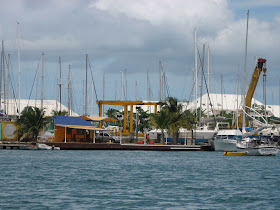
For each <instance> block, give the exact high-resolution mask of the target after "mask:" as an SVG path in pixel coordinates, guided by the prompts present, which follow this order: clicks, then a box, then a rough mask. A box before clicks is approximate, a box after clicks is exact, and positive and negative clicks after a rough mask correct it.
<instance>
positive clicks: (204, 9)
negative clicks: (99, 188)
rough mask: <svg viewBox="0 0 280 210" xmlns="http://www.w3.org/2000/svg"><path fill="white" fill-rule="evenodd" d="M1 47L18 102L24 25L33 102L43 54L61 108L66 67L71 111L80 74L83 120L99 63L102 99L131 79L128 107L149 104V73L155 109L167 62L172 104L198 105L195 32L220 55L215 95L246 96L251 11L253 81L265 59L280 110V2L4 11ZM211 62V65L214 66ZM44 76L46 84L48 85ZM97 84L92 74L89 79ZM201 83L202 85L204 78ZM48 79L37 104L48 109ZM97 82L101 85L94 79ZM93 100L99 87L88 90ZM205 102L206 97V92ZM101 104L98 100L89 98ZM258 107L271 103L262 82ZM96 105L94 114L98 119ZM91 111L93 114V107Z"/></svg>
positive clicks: (102, 0)
mask: <svg viewBox="0 0 280 210" xmlns="http://www.w3.org/2000/svg"><path fill="white" fill-rule="evenodd" d="M1 5H2V6H1V8H0V12H1V16H2V17H4V18H2V21H1V22H0V37H1V39H2V40H4V41H5V52H6V54H8V53H10V54H11V60H12V67H13V68H12V69H13V77H12V78H13V81H14V89H15V93H16V94H17V79H18V78H17V71H18V67H17V66H18V63H17V50H16V46H15V40H16V37H17V25H16V21H19V22H20V29H21V43H22V46H21V96H22V98H28V97H29V95H30V92H31V87H32V84H33V80H34V77H35V74H36V71H37V66H38V62H39V60H40V58H41V54H42V53H43V52H44V53H45V77H44V84H45V88H44V98H45V99H56V95H57V94H56V93H57V85H56V83H57V79H58V72H59V65H58V57H59V56H61V58H62V71H63V81H62V83H63V85H62V99H63V104H65V105H67V91H66V87H67V74H68V65H69V64H70V65H71V71H72V82H73V89H74V96H73V100H74V104H75V107H74V109H75V111H76V112H78V113H80V114H83V80H85V54H88V55H89V60H90V64H91V69H92V73H93V78H94V82H95V84H96V90H97V95H98V99H102V98H103V76H104V74H105V100H114V99H115V98H117V99H118V100H120V99H121V72H120V71H124V70H125V69H126V71H127V80H128V93H127V96H128V98H127V99H128V100H135V99H136V88H135V86H136V85H135V84H136V81H137V84H138V93H137V95H138V99H141V100H146V99H147V79H146V78H147V71H149V77H150V81H149V82H150V85H151V93H152V96H153V97H152V98H151V99H153V100H158V96H159V79H158V78H159V74H158V71H159V70H158V69H159V61H161V62H162V66H163V70H164V72H165V73H166V77H167V81H168V89H169V92H170V95H171V96H174V97H177V98H179V99H180V100H188V99H190V98H191V99H192V95H191V90H192V86H193V68H194V28H197V37H198V48H199V52H200V54H201V55H202V46H203V43H205V44H206V46H207V47H208V45H209V48H210V82H211V85H210V92H217V93H220V92H221V90H220V78H221V75H223V80H224V82H223V84H224V91H225V93H236V91H235V90H236V80H237V75H238V73H237V72H238V66H239V69H240V74H241V73H242V72H243V71H244V50H245V32H246V13H247V10H248V9H249V10H250V22H249V37H248V38H249V42H248V65H247V67H248V68H247V72H248V76H247V78H248V80H249V79H250V78H251V74H252V72H253V69H254V67H255V59H254V58H255V57H263V58H266V59H267V68H268V71H267V101H268V103H270V104H279V80H280V74H279V70H278V69H279V67H278V66H279V65H278V60H279V55H278V52H279V48H280V41H279V33H280V24H279V23H280V12H279V11H280V8H279V7H280V2H279V1H276V0H274V1H273V0H271V1H259V0H256V1H241V0H240V1H239V0H238V1H233V0H232V1H226V0H195V1H192V0H188V1H185V0H175V1H168V0H152V1H149V0H141V1H128V0H95V1H90V0H86V1H79V0H70V1H55V0H52V1H51V0H48V1H35V0H29V1H27V0H23V1H17V0H12V1H3V2H2V4H1ZM205 62H206V61H205ZM40 74H41V73H40V71H39V72H38V75H40ZM89 75H90V73H89ZM199 78H200V77H199ZM40 80H41V79H40V78H39V80H38V88H35V87H36V83H35V85H34V89H33V92H32V95H31V98H33V99H34V98H35V93H36V89H37V98H38V99H40V92H41V90H40V87H41V85H40ZM88 82H89V83H90V82H91V76H90V77H89V78H88ZM88 89H89V90H91V87H90V86H88ZM203 92H205V90H203ZM88 94H89V95H91V93H90V91H89V93H88ZM255 97H256V98H257V99H259V100H260V101H262V78H260V82H259V84H258V88H257V91H256V94H255ZM95 100H96V98H95V96H94V97H93V100H92V98H90V99H89V101H90V103H91V101H93V102H94V107H93V110H92V112H93V114H94V115H97V113H98V111H97V107H96V105H95ZM90 105H91V104H89V106H90Z"/></svg>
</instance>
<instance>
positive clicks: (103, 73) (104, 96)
mask: <svg viewBox="0 0 280 210" xmlns="http://www.w3.org/2000/svg"><path fill="white" fill-rule="evenodd" d="M104 100H105V72H104V73H103V101H104ZM102 112H103V113H102V116H104V104H102Z"/></svg>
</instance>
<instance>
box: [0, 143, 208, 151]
mask: <svg viewBox="0 0 280 210" xmlns="http://www.w3.org/2000/svg"><path fill="white" fill-rule="evenodd" d="M38 143H44V144H46V145H49V146H54V147H59V148H60V150H142V151H212V150H211V146H210V145H209V146H208V145H203V146H202V145H161V144H133V143H130V144H118V143H84V142H79V143H77V142H69V143H68V142H67V143H62V142H38ZM32 145H36V143H29V142H27V143H26V142H2V143H0V150H1V149H14V150H16V149H20V147H24V146H32Z"/></svg>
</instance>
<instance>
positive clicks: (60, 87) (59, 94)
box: [59, 57, 62, 113]
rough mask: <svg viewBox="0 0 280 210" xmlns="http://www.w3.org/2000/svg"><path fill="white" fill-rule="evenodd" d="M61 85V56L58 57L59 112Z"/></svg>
mask: <svg viewBox="0 0 280 210" xmlns="http://www.w3.org/2000/svg"><path fill="white" fill-rule="evenodd" d="M61 85H62V72H61V57H59V111H60V113H61Z"/></svg>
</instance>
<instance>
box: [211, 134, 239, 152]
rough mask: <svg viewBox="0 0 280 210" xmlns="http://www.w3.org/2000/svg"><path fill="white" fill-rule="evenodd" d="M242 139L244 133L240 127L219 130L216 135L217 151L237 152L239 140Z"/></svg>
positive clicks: (215, 145) (215, 146)
mask: <svg viewBox="0 0 280 210" xmlns="http://www.w3.org/2000/svg"><path fill="white" fill-rule="evenodd" d="M241 139H242V133H241V131H240V130H238V129H225V130H219V131H218V133H217V135H216V136H215V137H214V149H215V151H224V152H236V151H237V147H236V143H237V140H241Z"/></svg>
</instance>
